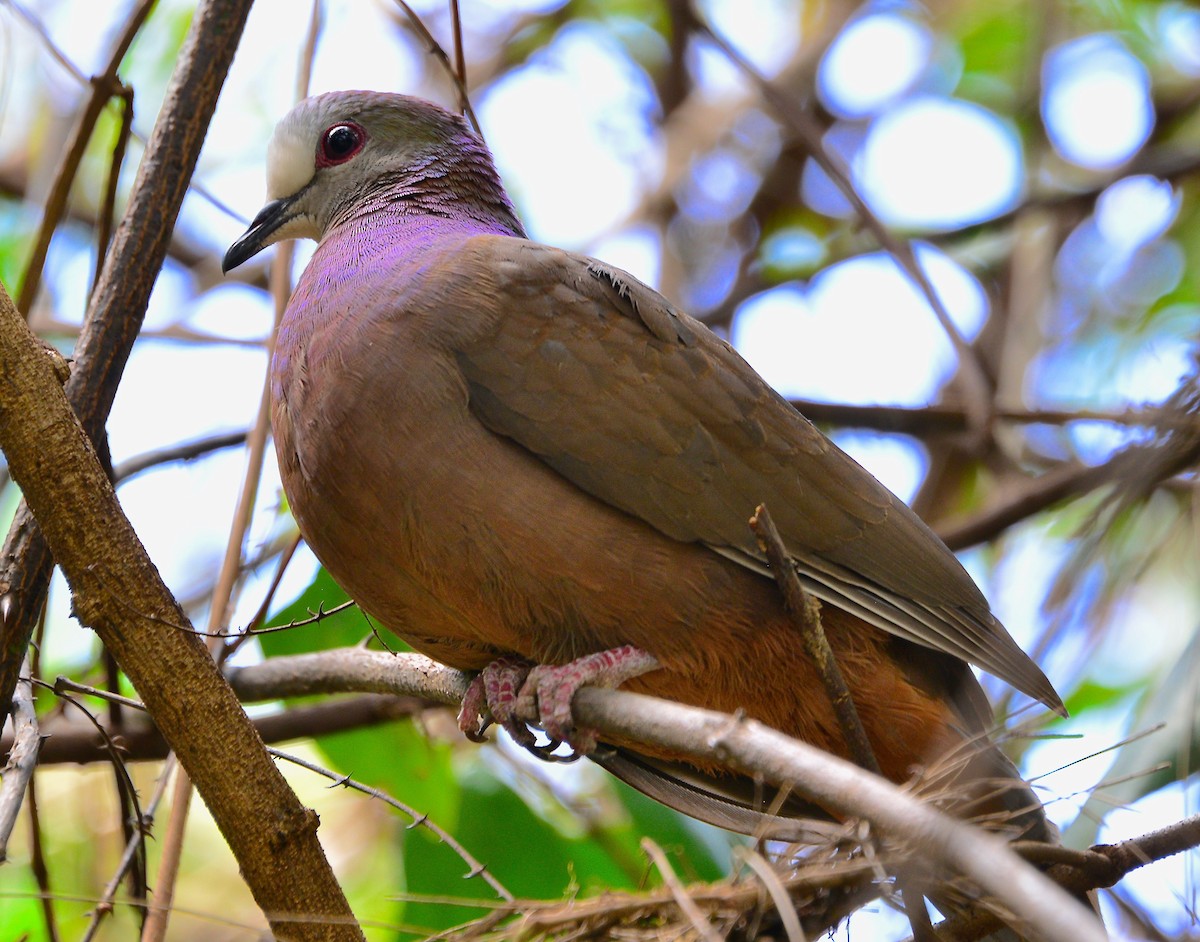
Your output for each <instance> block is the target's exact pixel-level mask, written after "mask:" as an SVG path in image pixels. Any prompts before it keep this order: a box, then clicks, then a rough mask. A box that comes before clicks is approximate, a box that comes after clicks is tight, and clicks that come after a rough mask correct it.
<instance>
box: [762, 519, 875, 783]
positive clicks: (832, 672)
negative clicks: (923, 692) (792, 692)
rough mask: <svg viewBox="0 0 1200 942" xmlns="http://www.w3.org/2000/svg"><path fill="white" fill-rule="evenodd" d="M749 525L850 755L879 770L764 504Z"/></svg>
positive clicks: (810, 601)
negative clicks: (764, 556)
mask: <svg viewBox="0 0 1200 942" xmlns="http://www.w3.org/2000/svg"><path fill="white" fill-rule="evenodd" d="M750 529H751V530H753V531H754V535H755V537H757V539H758V545H759V548H760V549H761V550H762V551H763V552H764V553H765V554H766V556H767V562H768V563H769V564H770V566H771V572H772V573H773V574H774V576H775V582H776V584H777V585H778V586H779V591H780V594H782V595H783V603H784V607H785V608H786V609H787V612H788V615H789V616H791V619H792V623H793V624H794V625H795V626H796V627H797V629H799V631H800V637H801V638H802V639H803V641H804V650H805V651H806V652H808V656H809V657H810V658H812V661H813V665H814V666H815V667H816V669H817V673H818V674H819V675H820V677H821V682H822V683H823V684H824V686H825V693H826V694H827V695H828V697H829V702H830V705H831V706H832V707H833V712H834V715H835V716H836V717H837V721H838V725H839V726H840V727H841V730H842V738H843V739H845V741H846V748H848V749H849V750H850V755H851V757H852V758H853V759H854V761H855V762H857V763H858V764H859V765H861V766H862V767H863V768H864V769H867V770H869V771H871V772H874V773H876V774H877V775H878V774H879V762H878V760H877V759H876V758H875V750H874V749H872V748H871V742H870V740H869V739H867V732H866V730H864V729H863V725H862V720H861V719H859V716H858V710H857V709H856V708H855V706H854V698H853V697H851V696H850V688H849V687H847V686H846V678H845V677H844V676H842V669H841V668H840V667H839V666H838V662H837V658H836V657H835V656H834V653H833V649H832V648H830V647H829V639H828V638H827V637H826V636H825V629H824V628H823V627H822V625H821V603H820V602H819V601H817V599H816V598H815V597H814V596H812V595H811V594H810V593H808V592H805V591H804V587H803V586H802V585H801V584H800V579H799V578H798V577H797V575H796V567H795V565H794V564H793V563H792V558H791V556H789V555H788V551H787V548H786V547H785V546H784V545H783V538H782V537H780V535H779V530H778V529H776V527H775V522H774V521H773V520H772V519H771V514H770V512H769V511H768V510H767V505H766V504H759V505H758V507H757V508H756V509H755V511H754V516H753V517H751V518H750Z"/></svg>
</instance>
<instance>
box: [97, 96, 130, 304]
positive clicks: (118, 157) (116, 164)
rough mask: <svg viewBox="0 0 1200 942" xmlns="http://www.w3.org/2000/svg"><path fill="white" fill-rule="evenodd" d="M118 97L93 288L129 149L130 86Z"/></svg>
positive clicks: (103, 256)
mask: <svg viewBox="0 0 1200 942" xmlns="http://www.w3.org/2000/svg"><path fill="white" fill-rule="evenodd" d="M117 94H118V96H119V97H120V99H121V102H122V105H123V107H122V108H121V127H120V129H119V130H118V131H117V143H116V144H114V145H113V152H112V158H111V159H110V160H109V162H108V183H107V185H106V186H105V188H104V202H103V204H102V205H101V207H100V216H99V218H100V223H99V225H98V226H97V228H96V272H95V274H94V275H93V276H92V290H93V291H94V290H95V289H96V285H97V284H99V283H100V275H101V274H103V272H104V258H105V256H106V255H107V254H108V244H109V240H110V239H111V238H112V227H113V221H114V218H115V216H116V207H117V183H118V182H119V181H120V179H121V167H123V166H124V165H125V152H126V151H127V150H128V149H129V135H130V134H131V133H133V89H132V88H126V87H124V86H122V87H121V89H120V91H119V92H118V93H117Z"/></svg>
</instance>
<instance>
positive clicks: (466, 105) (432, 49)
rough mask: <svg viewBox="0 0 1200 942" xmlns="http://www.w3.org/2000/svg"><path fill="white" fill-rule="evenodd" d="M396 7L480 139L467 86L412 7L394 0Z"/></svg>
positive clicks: (399, 0) (401, 0)
mask: <svg viewBox="0 0 1200 942" xmlns="http://www.w3.org/2000/svg"><path fill="white" fill-rule="evenodd" d="M396 5H397V6H398V7H400V9H402V10H403V11H404V15H405V16H407V17H408V22H409V23H410V24H411V25H412V28H413V32H415V33H416V34H417V35H418V36H420V37H421V39H423V40H424V41H425V48H426V50H427V51H428V52H429V53H430V54H431V55H432V56H433V57H434V58H435V59H437V61H438V62H439V63H441V66H442V68H443V69H445V70H446V74H447V75H448V76H450V81H451V82H452V83H453V84H454V90H455V92H456V93H457V94H458V103H459V105H460V106H461V107H462V112H463V114H464V115H466V118H467V120H468V121H470V122H471V127H472V128H474V129H475V133H476V134H478V135H479V136H480V137H481V138H482V137H483V131H482V130H481V129H480V127H479V121H478V120H477V119H476V117H475V109H473V108H472V107H471V98H470V96H469V95H468V94H467V86H466V84H465V82H464V80H463V78H462V77H461V76H460V75H459V73H458V71H456V70H455V68H454V66H453V65H451V64H450V57H449V56H448V55H446V50H445V49H443V48H442V46H441V43H439V42H438V41H437V40H436V39H434V38H433V33H431V32H429V29H428V27H426V26H425V24H424V23H423V22H421V18H420V17H419V16H417V12H416V11H415V10H414V9H413V8H412V7H410V6H409V5H408V4H407V3H405V2H404V0H396ZM464 75H465V69H464Z"/></svg>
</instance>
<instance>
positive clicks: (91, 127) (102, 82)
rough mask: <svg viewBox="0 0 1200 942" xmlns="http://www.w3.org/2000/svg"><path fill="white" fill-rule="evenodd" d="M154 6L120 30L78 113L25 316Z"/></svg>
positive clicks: (28, 271)
mask: <svg viewBox="0 0 1200 942" xmlns="http://www.w3.org/2000/svg"><path fill="white" fill-rule="evenodd" d="M153 6H154V0H142V2H141V3H140V4H138V6H137V8H136V9H135V10H134V11H133V13H132V14H131V15H130V17H129V19H128V20H127V21H126V23H125V28H124V29H122V30H121V35H120V36H119V37H118V38H117V42H116V45H115V46H114V47H113V51H112V54H111V55H110V56H109V57H108V65H107V66H105V68H104V71H103V72H101V73H100V74H99V75H97V76H94V77H93V78H92V80H91V85H92V95H91V98H89V99H88V103H87V105H86V106H84V109H83V113H82V114H80V116H79V121H78V122H77V123H76V125H75V131H74V133H73V134H72V137H71V142H70V144H68V145H67V149H66V151H65V152H64V154H63V159H62V163H61V164H59V166H58V170H57V172H56V173H55V175H54V182H53V183H51V185H50V195H49V196H48V197H47V198H46V207H45V210H44V211H43V214H42V222H41V225H40V226H39V227H38V231H37V235H36V236H35V237H34V240H33V251H32V252H31V253H30V256H29V264H28V265H26V267H25V278H24V280H23V281H22V282H21V293H20V295H18V297H17V307H18V308H19V309H20V310H21V312H22V313H23V314H24V315H25V316H26V317H28V316H29V312H30V310H31V309H32V308H33V302H34V299H35V298H36V297H37V292H38V287H39V286H40V285H41V280H42V269H43V268H44V267H45V264H46V252H47V251H48V250H49V248H50V239H51V237H52V236H53V235H54V230H55V229H57V228H58V224H59V223H60V222H62V218H63V214H64V213H65V212H66V208H67V196H68V194H69V193H70V192H71V184H72V183H73V182H74V181H75V175H76V174H77V173H78V172H79V165H80V163H82V161H83V155H84V152H85V151H86V150H87V145H88V141H90V140H91V139H92V132H93V131H95V130H96V122H97V121H99V120H100V114H101V113H102V112H103V111H104V106H105V105H106V104H108V100H109V99H110V98H111V97H112V96H113V95H120V94H122V92H123V91H124V86H123V85H122V84H121V80H120V79H119V78H118V77H117V69H118V68H120V65H121V60H122V59H124V58H125V53H126V52H128V51H129V47H130V45H131V44H132V43H133V39H134V37H135V36H136V35H137V32H138V30H140V29H141V28H142V24H143V23H144V22H145V20H146V17H147V16H148V15H149V14H150V9H151V7H153Z"/></svg>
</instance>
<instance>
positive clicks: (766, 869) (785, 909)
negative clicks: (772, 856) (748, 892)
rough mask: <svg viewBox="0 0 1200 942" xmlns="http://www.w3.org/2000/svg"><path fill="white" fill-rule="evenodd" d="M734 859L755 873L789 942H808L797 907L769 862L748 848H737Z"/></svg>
mask: <svg viewBox="0 0 1200 942" xmlns="http://www.w3.org/2000/svg"><path fill="white" fill-rule="evenodd" d="M733 853H734V857H735V859H737V860H740V861H742V862H743V863H744V864H746V866H748V867H749V868H750V869H751V870H753V871H754V873H755V875H756V876H757V877H758V879H759V881H760V882H761V883H762V885H763V887H764V888H765V889H766V891H767V893H769V894H770V896H771V902H772V903H774V905H775V911H776V912H777V913H779V921H780V922H781V923H783V931H784V932H785V933H786V934H787V937H788V942H808V939H807V937H806V936H805V935H804V928H803V927H802V926H801V925H800V917H799V916H798V915H796V905H795V903H793V902H792V899H791V897H790V896H788V892H787V888H786V887H785V886H784V885H783V881H781V880H780V879H779V874H778V873H776V872H775V870H774V868H773V867H772V866H771V865H770V864H769V863H768V862H767V860H766V858H765V857H763V856H762V854H758V853H755V852H754V851H753V850H751V849H750V848H748V847H735V848H734V849H733Z"/></svg>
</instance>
